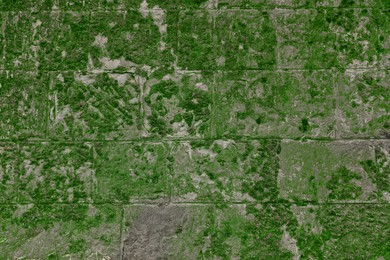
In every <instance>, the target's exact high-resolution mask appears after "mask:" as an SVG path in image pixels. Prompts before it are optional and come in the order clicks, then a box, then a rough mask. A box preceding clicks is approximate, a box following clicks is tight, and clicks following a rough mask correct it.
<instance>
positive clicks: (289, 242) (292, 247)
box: [281, 226, 300, 260]
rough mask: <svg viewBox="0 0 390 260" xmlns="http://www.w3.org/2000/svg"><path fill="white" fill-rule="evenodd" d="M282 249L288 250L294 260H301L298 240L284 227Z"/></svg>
mask: <svg viewBox="0 0 390 260" xmlns="http://www.w3.org/2000/svg"><path fill="white" fill-rule="evenodd" d="M281 245H282V248H284V249H286V250H287V251H290V252H291V253H292V254H294V256H293V260H299V259H300V255H299V250H298V246H297V240H296V239H295V238H293V237H291V236H290V234H289V233H288V231H287V230H286V226H284V227H283V235H282V240H281Z"/></svg>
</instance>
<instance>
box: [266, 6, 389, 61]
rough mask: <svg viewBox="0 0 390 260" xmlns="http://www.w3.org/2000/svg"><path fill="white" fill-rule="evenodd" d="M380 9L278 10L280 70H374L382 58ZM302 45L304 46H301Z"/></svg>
mask: <svg viewBox="0 0 390 260" xmlns="http://www.w3.org/2000/svg"><path fill="white" fill-rule="evenodd" d="M377 13H378V10H375V9H361V8H339V9H337V8H318V9H297V10H295V9H275V10H273V19H274V26H275V28H276V31H277V33H278V57H279V59H278V67H279V68H282V69H290V68H295V69H301V68H304V69H329V68H339V69H345V68H373V67H376V66H378V64H380V63H381V62H382V60H380V59H383V57H380V56H379V55H378V51H377V50H378V46H379V41H380V40H379V37H378V36H379V34H378V25H379V24H381V22H380V19H378V18H377V17H378V15H377ZM299 43H302V44H299Z"/></svg>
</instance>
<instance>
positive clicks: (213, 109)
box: [208, 10, 219, 139]
mask: <svg viewBox="0 0 390 260" xmlns="http://www.w3.org/2000/svg"><path fill="white" fill-rule="evenodd" d="M208 11H209V12H215V14H214V15H212V16H211V17H215V18H213V21H212V28H211V42H212V44H213V45H214V30H215V22H216V19H217V18H218V14H219V13H218V11H217V10H208ZM217 45H218V43H217ZM213 47H215V46H213ZM211 73H212V78H211V81H212V85H211V87H210V90H211V100H212V102H211V113H210V114H211V118H210V128H209V136H208V138H210V139H214V138H217V137H218V135H217V126H216V121H215V116H216V114H215V113H216V105H217V102H216V92H215V91H216V85H217V84H216V77H215V74H216V73H219V71H218V72H217V71H216V70H211Z"/></svg>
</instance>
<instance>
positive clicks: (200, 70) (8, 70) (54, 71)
mask: <svg viewBox="0 0 390 260" xmlns="http://www.w3.org/2000/svg"><path fill="white" fill-rule="evenodd" d="M343 69H344V70H348V71H354V70H356V71H366V70H371V71H390V67H389V68H378V67H363V68H343ZM202 71H206V72H207V71H215V72H236V71H244V72H245V71H265V72H284V71H296V72H311V71H332V72H334V71H340V70H339V69H337V68H323V69H283V68H279V69H180V70H176V71H175V72H177V73H186V72H187V73H193V72H202ZM0 72H27V73H32V74H33V73H38V72H46V73H83V74H102V73H113V74H136V73H135V72H131V71H116V70H102V71H99V72H96V71H88V70H20V69H19V70H18V69H0Z"/></svg>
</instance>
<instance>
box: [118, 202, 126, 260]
mask: <svg viewBox="0 0 390 260" xmlns="http://www.w3.org/2000/svg"><path fill="white" fill-rule="evenodd" d="M120 207H121V218H120V225H119V228H120V230H119V258H120V260H123V250H124V242H123V229H124V222H125V205H124V204H123V202H121V203H120Z"/></svg>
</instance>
